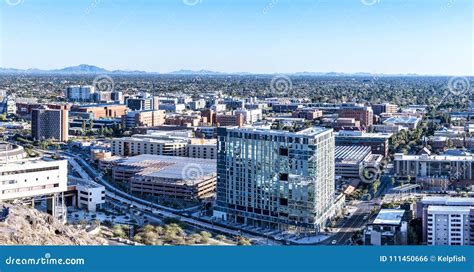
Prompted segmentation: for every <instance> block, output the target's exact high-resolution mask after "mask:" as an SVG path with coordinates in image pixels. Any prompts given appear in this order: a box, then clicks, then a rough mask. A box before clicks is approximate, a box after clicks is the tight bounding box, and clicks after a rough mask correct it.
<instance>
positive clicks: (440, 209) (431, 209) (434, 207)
mask: <svg viewBox="0 0 474 272" xmlns="http://www.w3.org/2000/svg"><path fill="white" fill-rule="evenodd" d="M471 209H474V207H470V206H438V205H430V206H429V207H428V212H455V213H469V212H470V211H471Z"/></svg>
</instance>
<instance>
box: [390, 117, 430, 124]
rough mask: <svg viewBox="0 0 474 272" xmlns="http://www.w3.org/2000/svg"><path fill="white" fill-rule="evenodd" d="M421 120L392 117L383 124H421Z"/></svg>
mask: <svg viewBox="0 0 474 272" xmlns="http://www.w3.org/2000/svg"><path fill="white" fill-rule="evenodd" d="M420 120H421V118H418V117H413V116H399V117H390V118H388V119H387V120H385V121H383V123H388V124H415V123H417V122H419V121H420Z"/></svg>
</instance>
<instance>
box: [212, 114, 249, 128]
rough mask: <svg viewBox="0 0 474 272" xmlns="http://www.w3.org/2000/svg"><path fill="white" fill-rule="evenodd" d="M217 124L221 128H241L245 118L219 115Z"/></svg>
mask: <svg viewBox="0 0 474 272" xmlns="http://www.w3.org/2000/svg"><path fill="white" fill-rule="evenodd" d="M216 123H217V126H219V127H234V126H238V127H241V126H243V125H244V117H243V116H242V115H240V114H218V115H217V116H216Z"/></svg>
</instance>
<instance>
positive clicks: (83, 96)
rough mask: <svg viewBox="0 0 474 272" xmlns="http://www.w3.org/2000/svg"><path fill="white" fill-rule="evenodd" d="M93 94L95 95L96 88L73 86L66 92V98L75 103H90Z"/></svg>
mask: <svg viewBox="0 0 474 272" xmlns="http://www.w3.org/2000/svg"><path fill="white" fill-rule="evenodd" d="M93 93H95V87H94V86H81V85H73V86H69V87H67V88H66V90H65V96H66V98H67V99H70V100H73V101H90V100H91V99H92V94H93Z"/></svg>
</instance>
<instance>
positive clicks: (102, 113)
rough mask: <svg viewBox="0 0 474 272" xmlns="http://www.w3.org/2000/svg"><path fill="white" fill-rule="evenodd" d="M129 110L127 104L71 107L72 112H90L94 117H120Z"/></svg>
mask: <svg viewBox="0 0 474 272" xmlns="http://www.w3.org/2000/svg"><path fill="white" fill-rule="evenodd" d="M127 110H128V109H127V106H125V105H121V104H92V105H83V106H73V107H72V108H71V112H79V113H88V114H89V115H90V116H91V118H92V119H99V118H120V117H121V116H122V115H124V114H126V113H127Z"/></svg>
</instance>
